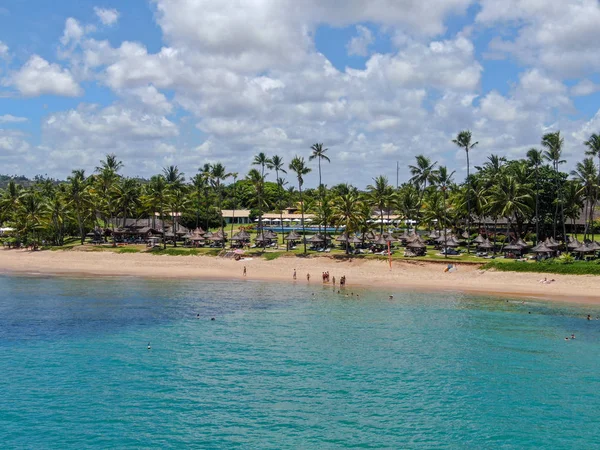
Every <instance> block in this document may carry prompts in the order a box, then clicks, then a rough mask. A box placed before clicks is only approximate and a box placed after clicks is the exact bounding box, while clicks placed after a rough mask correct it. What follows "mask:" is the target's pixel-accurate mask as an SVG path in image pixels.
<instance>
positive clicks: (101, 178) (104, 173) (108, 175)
mask: <svg viewBox="0 0 600 450" xmlns="http://www.w3.org/2000/svg"><path fill="white" fill-rule="evenodd" d="M115 161H116V160H115V155H107V156H106V161H104V162H101V165H100V166H99V167H97V168H96V170H99V171H100V172H99V173H98V176H97V177H96V182H97V193H98V194H99V196H100V199H99V200H100V202H101V203H100V204H101V205H103V206H104V212H105V223H106V221H107V220H109V221H110V226H111V229H112V243H113V247H116V246H117V241H116V239H115V221H116V211H115V194H116V192H115V190H116V187H117V184H118V182H119V179H120V175H119V174H117V171H118V170H119V169H120V168H121V167H122V163H121V162H120V161H118V162H115Z"/></svg>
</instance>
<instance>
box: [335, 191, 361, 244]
mask: <svg viewBox="0 0 600 450" xmlns="http://www.w3.org/2000/svg"><path fill="white" fill-rule="evenodd" d="M360 207H361V201H360V199H359V196H358V194H356V193H354V192H348V193H346V194H343V195H340V196H338V197H336V198H335V200H334V202H333V208H332V209H333V211H332V212H333V219H334V221H335V222H336V224H338V225H344V235H345V236H346V254H349V253H350V243H349V242H348V239H349V238H350V233H351V232H354V231H356V229H357V228H358V224H359V222H360Z"/></svg>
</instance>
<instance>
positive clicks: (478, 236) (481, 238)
mask: <svg viewBox="0 0 600 450" xmlns="http://www.w3.org/2000/svg"><path fill="white" fill-rule="evenodd" d="M473 242H475V243H476V244H483V243H484V242H485V238H484V237H483V236H482V235H481V234H478V235H477V237H476V238H475V239H473Z"/></svg>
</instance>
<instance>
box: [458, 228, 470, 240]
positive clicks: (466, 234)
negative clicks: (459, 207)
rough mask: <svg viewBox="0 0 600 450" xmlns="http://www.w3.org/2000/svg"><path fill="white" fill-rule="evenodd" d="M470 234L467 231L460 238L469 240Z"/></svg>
mask: <svg viewBox="0 0 600 450" xmlns="http://www.w3.org/2000/svg"><path fill="white" fill-rule="evenodd" d="M469 236H470V234H469V233H468V232H467V231H466V230H465V231H463V233H462V234H461V235H460V237H462V238H463V239H469Z"/></svg>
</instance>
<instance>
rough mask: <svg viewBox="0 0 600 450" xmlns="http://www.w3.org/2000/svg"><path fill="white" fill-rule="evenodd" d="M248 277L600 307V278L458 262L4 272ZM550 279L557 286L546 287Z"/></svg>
mask: <svg viewBox="0 0 600 450" xmlns="http://www.w3.org/2000/svg"><path fill="white" fill-rule="evenodd" d="M244 266H246V268H247V277H246V279H252V280H274V281H289V282H290V283H292V282H293V280H292V274H293V271H294V269H296V271H297V281H296V283H307V280H306V274H307V273H310V275H311V280H310V283H311V285H320V284H321V283H322V278H321V274H322V272H324V271H329V273H330V276H331V277H333V276H335V277H336V283H337V284H339V279H340V277H341V276H342V275H346V278H347V284H346V288H347V289H351V288H352V287H353V286H362V287H378V288H385V289H387V290H389V292H390V293H393V291H395V290H419V291H444V290H449V291H461V292H470V293H481V294H489V295H506V296H515V297H535V298H540V299H548V300H558V301H563V302H574V303H587V304H600V277H596V276H590V275H553V274H536V273H513V272H494V271H485V272H484V271H482V270H480V269H478V268H477V267H476V266H472V265H458V266H457V267H458V269H457V271H455V272H451V273H445V272H444V268H445V266H444V265H443V264H435V263H424V262H417V261H397V262H394V263H393V265H392V269H390V268H389V265H388V263H387V261H377V260H361V259H355V260H351V261H346V260H335V259H333V258H328V257H322V256H320V257H312V258H299V257H295V256H290V257H280V258H278V259H275V260H273V261H266V260H264V259H261V258H254V259H251V260H246V261H243V260H242V261H234V260H231V259H225V258H220V257H210V256H156V255H151V254H145V253H128V254H117V253H113V252H83V251H38V252H30V251H25V250H0V273H19V274H35V273H39V274H54V275H100V276H137V277H152V278H203V279H235V280H241V279H244V277H243V275H242V272H243V268H244ZM544 277H547V278H548V279H552V278H554V279H555V281H554V282H553V283H550V284H543V283H540V282H539V280H540V279H543V278H544Z"/></svg>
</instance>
